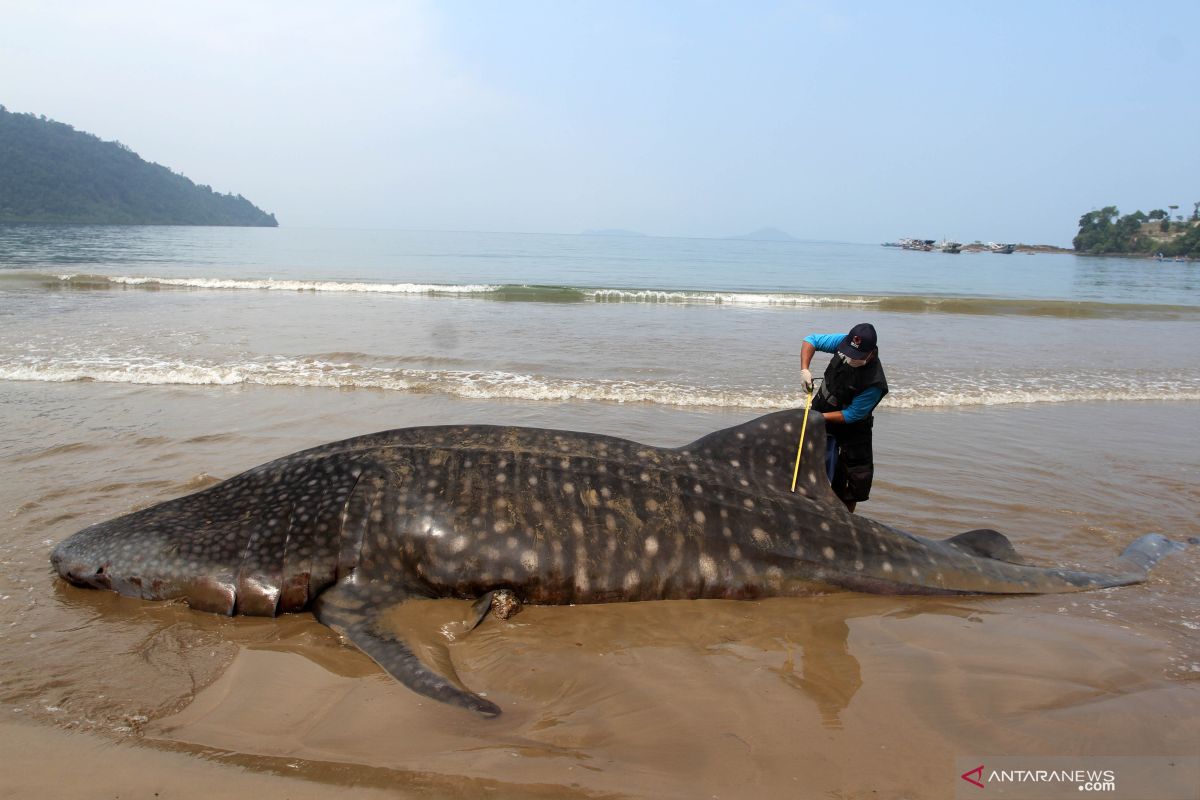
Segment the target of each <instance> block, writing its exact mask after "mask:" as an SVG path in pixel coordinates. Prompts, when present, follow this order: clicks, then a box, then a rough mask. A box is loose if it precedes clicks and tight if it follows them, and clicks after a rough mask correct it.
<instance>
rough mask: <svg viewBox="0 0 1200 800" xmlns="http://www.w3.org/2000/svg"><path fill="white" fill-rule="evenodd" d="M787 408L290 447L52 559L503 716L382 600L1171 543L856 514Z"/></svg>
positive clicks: (796, 581) (1136, 566)
mask: <svg viewBox="0 0 1200 800" xmlns="http://www.w3.org/2000/svg"><path fill="white" fill-rule="evenodd" d="M803 416H804V412H803V411H799V410H792V411H781V412H778V413H775V414H770V415H767V416H764V417H760V418H758V419H755V420H751V421H750V422H747V423H745V424H743V425H739V426H737V427H733V428H729V429H726V430H722V431H717V432H716V433H712V434H709V435H708V436H705V437H703V438H701V439H699V440H697V441H695V442H693V443H691V444H689V445H685V446H683V447H679V448H674V449H668V448H658V447H649V446H645V445H641V444H638V443H636V442H631V441H627V440H624V439H617V438H613V437H609V436H599V435H594V434H586V433H572V432H567V431H554V430H542V429H531V428H511V427H493V426H460V427H425V428H404V429H399V430H393V431H385V432H381V433H376V434H371V435H367V436H361V437H357V438H354V439H348V440H345V441H342V442H335V443H333V444H328V445H325V446H322V447H317V448H314V449H311V450H305V451H302V452H300V453H297V454H295V455H291V456H287V457H284V458H281V459H278V460H276V461H272V462H270V463H268V464H264V465H262V466H260V467H257V468H255V469H252V470H250V471H248V472H245V473H243V474H241V475H238V476H236V477H233V478H230V479H229V480H227V481H224V482H223V483H220V484H217V485H215V486H212V487H210V488H208V489H205V490H204V491H201V492H197V493H195V494H192V495H188V496H186V497H181V498H179V499H176V500H171V501H168V502H165V503H161V504H159V505H156V506H153V507H151V508H147V509H144V510H141V511H137V512H134V513H132V514H128V515H126V516H123V517H119V518H117V519H114V520H110V521H108V522H102V523H99V524H96V525H92V526H90V527H88V528H85V529H83V530H82V531H79V532H78V533H76V534H74V535H73V536H71V537H70V538H68V539H66V540H65V541H63V542H61V543H60V544H59V545H58V546H57V547H56V548H55V549H54V551H53V553H52V555H51V562H52V564H53V565H54V567H55V569H56V570H57V571H58V573H59V574H60V575H61V576H62V577H63V578H65V579H66V580H68V581H70V582H71V583H73V584H76V585H79V586H87V587H94V588H101V589H110V590H114V591H117V592H120V593H121V594H123V595H128V596H131V597H140V598H144V599H147V600H173V599H178V600H184V601H186V602H187V603H188V604H189V605H190V606H192V607H193V608H196V609H201V610H204V611H213V612H217V613H221V614H247V615H256V616H273V615H276V614H280V613H286V612H296V611H302V610H305V609H311V610H312V611H313V612H314V614H315V615H316V617H317V619H318V620H320V621H321V622H323V623H325V624H326V625H329V626H330V627H332V628H334V629H335V630H337V631H339V632H340V633H341V634H342V635H344V636H345V637H346V638H347V639H349V640H350V641H351V642H353V643H354V644H355V645H357V646H358V647H359V648H361V649H362V650H363V651H364V652H366V653H367V655H369V656H370V657H371V658H373V659H374V660H375V661H376V662H377V663H378V664H379V665H380V666H382V667H383V668H384V669H385V670H386V671H388V672H389V673H391V674H392V675H393V676H394V677H396V678H397V679H398V680H400V681H401V682H402V683H403V684H405V685H406V686H408V687H409V688H410V689H413V690H414V691H417V692H419V693H421V694H424V695H427V696H430V697H433V698H435V699H438V700H441V701H444V702H448V703H452V704H455V705H459V706H462V707H465V708H469V709H472V710H474V711H476V712H478V713H480V714H484V715H488V716H491V715H495V714H498V713H500V709H499V708H498V707H497V706H496V705H495V704H493V703H491V702H490V701H488V700H485V699H484V698H481V697H479V696H477V695H475V694H473V693H471V692H469V691H467V690H465V689H463V688H462V687H460V686H458V685H456V682H455V681H452V680H450V679H448V678H446V677H444V676H442V675H439V674H437V673H436V672H434V671H432V670H431V669H429V668H428V667H426V666H425V665H424V664H422V663H421V662H420V661H418V660H417V659H416V657H415V656H414V655H413V653H412V652H411V650H410V649H409V647H408V646H407V645H406V644H405V642H403V641H402V640H400V639H399V638H397V636H396V635H395V634H393V633H389V632H388V631H386V630H385V629H384V627H383V626H381V625H379V624H378V621H379V615H380V614H381V613H382V612H383V611H384V610H385V609H386V608H388V607H391V606H394V605H395V604H396V603H399V602H403V601H405V600H409V599H417V598H439V597H455V598H481V601H480V603H477V604H476V609H477V614H478V617H477V619H476V623H478V621H479V620H481V619H482V618H483V615H484V614H485V613H486V612H487V607H488V604H489V603H490V599H491V593H492V592H494V591H496V590H501V589H504V590H510V591H512V592H513V593H515V594H516V595H517V597H519V598H520V599H522V600H524V601H525V602H528V603H552V604H563V603H606V602H624V601H635V600H665V599H694V598H735V599H740V598H758V597H768V596H793V595H804V594H812V593H814V592H820V591H828V590H830V589H836V588H841V589H850V590H856V591H864V592H877V593H894V594H968V593H969V594H1031V593H1048V592H1073V591H1079V590H1085V589H1096V588H1102V587H1108V586H1120V585H1124V584H1131V583H1137V582H1140V581H1143V580H1145V578H1146V574H1147V571H1148V570H1149V569H1150V568H1151V567H1152V566H1153V565H1154V564H1155V562H1157V561H1158V559H1159V558H1160V557H1162V556H1163V555H1165V554H1167V553H1169V552H1171V551H1174V550H1177V549H1181V548H1182V547H1183V545H1180V544H1176V543H1174V542H1171V541H1169V540H1167V539H1165V538H1164V537H1162V536H1160V535H1158V534H1149V535H1147V536H1144V537H1142V538H1141V539H1138V540H1137V541H1136V542H1134V543H1133V544H1132V545H1130V546H1129V548H1127V549H1126V551H1125V553H1124V554H1123V555H1122V557H1121V559H1120V560H1119V561H1118V562H1117V567H1116V569H1115V571H1114V572H1112V573H1104V574H1102V573H1091V572H1077V571H1072V570H1065V569H1055V568H1043V567H1035V566H1029V565H1026V564H1024V563H1022V561H1021V559H1020V557H1019V556H1018V555H1017V554H1016V552H1015V550H1014V549H1013V547H1012V545H1011V544H1010V543H1009V541H1008V540H1007V539H1006V538H1005V537H1004V536H1002V535H1001V534H999V533H996V532H995V531H988V530H980V531H969V532H967V533H964V534H959V535H958V536H955V537H952V538H950V539H946V540H942V541H939V540H933V539H926V538H923V537H920V536H914V535H911V534H908V533H905V532H904V531H901V530H898V529H896V528H892V527H889V526H887V525H883V524H881V523H879V522H875V521H873V520H871V519H868V518H866V517H863V516H861V515H852V514H850V513H848V512H847V511H846V510H845V508H844V507H843V506H842V504H841V502H840V501H839V500H838V499H837V498H836V497H835V496H834V495H833V493H832V491H831V490H830V488H829V484H828V482H827V480H826V478H825V473H824V462H823V458H822V456H823V454H824V449H825V432H824V423H823V420H822V418H821V415H820V414H816V413H814V414H812V416H811V418H810V420H809V423H808V427H807V436H806V441H805V444H804V450H805V452H804V458H803V461H802V471H801V473H800V475H799V483H798V485H797V490H796V492H794V493H793V492H792V491H790V486H791V481H792V469H793V459H794V457H795V453H796V444H797V439H798V437H799V433H800V428H801V422H802V421H803Z"/></svg>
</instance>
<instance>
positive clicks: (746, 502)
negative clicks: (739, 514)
mask: <svg viewBox="0 0 1200 800" xmlns="http://www.w3.org/2000/svg"><path fill="white" fill-rule="evenodd" d="M742 505H744V506H745V507H746V508H754V501H753V500H751V499H750V498H749V497H747V498H746V499H745V500H743V501H742Z"/></svg>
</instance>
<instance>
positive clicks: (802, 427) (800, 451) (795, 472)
mask: <svg viewBox="0 0 1200 800" xmlns="http://www.w3.org/2000/svg"><path fill="white" fill-rule="evenodd" d="M812 396H813V390H812V389H809V390H808V400H807V401H806V402H805V403H804V422H803V423H801V425H800V444H798V445H796V468H795V469H794V470H792V491H793V492H794V491H796V479H797V478H798V477H800V456H802V455H803V454H804V432H805V431H806V430H808V410H809V409H810V408H812Z"/></svg>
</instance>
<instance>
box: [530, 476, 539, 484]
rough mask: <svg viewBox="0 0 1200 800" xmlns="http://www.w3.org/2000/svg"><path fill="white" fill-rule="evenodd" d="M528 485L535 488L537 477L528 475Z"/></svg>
mask: <svg viewBox="0 0 1200 800" xmlns="http://www.w3.org/2000/svg"><path fill="white" fill-rule="evenodd" d="M529 485H530V486H537V485H538V479H537V475H530V476H529Z"/></svg>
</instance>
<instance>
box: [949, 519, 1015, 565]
mask: <svg viewBox="0 0 1200 800" xmlns="http://www.w3.org/2000/svg"><path fill="white" fill-rule="evenodd" d="M946 544H948V545H951V546H952V547H955V548H957V549H958V550H962V551H963V552H964V553H970V554H971V555H973V556H980V557H982V558H991V559H995V560H996V561H1007V562H1008V563H1010V564H1024V563H1025V559H1023V558H1021V556H1019V555H1018V554H1017V551H1016V549H1015V548H1014V547H1013V546H1012V542H1010V541H1009V540H1008V537H1007V536H1005V535H1004V534H1002V533H1000V532H998V531H994V530H991V529H990V528H980V529H979V530H974V531H967V532H966V533H960V534H958V535H957V536H951V537H950V538H949V539H947V540H946Z"/></svg>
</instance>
